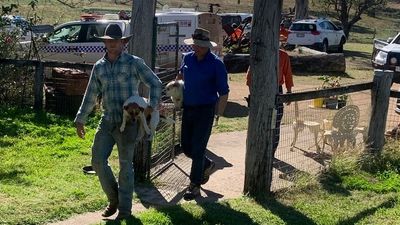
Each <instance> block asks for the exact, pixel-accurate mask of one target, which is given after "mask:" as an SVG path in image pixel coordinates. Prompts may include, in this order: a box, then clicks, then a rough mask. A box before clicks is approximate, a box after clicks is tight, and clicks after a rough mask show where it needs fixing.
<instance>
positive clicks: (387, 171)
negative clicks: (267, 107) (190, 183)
mask: <svg viewBox="0 0 400 225" xmlns="http://www.w3.org/2000/svg"><path fill="white" fill-rule="evenodd" d="M396 146H398V142H394V143H390V144H388V145H387V148H386V149H385V151H384V152H383V153H382V155H380V156H375V157H373V158H374V159H373V160H371V156H370V157H367V160H365V161H362V160H359V159H360V158H361V159H362V158H363V157H366V156H363V155H360V154H359V153H358V152H356V151H352V152H348V153H345V154H338V155H337V156H336V157H334V158H333V161H332V163H331V166H330V168H329V170H328V171H326V173H324V174H322V175H321V176H320V177H319V178H317V179H311V181H310V180H309V179H308V181H307V182H303V181H304V180H303V179H302V178H301V176H299V177H298V178H299V179H298V180H294V182H295V185H293V187H291V188H289V189H286V190H282V191H280V192H277V193H276V194H275V195H274V196H269V197H267V196H266V197H265V198H264V199H262V200H260V201H258V202H256V201H254V200H253V199H251V198H247V197H241V198H237V199H231V200H225V201H221V202H216V203H205V204H193V203H185V204H181V205H176V206H171V207H161V208H150V209H149V210H146V211H144V212H140V213H138V214H136V215H135V217H132V218H130V219H128V220H126V221H123V222H122V223H119V222H113V221H109V222H106V223H100V224H109V225H113V224H143V225H150V224H151V225H153V224H154V225H156V224H157V225H158V224H165V225H172V224H173V225H185V224H191V225H192V224H193V225H197V224H198V225H204V224H207V225H208V224H209V225H211V224H227V225H252V224H254V225H255V224H257V225H258V224H270V225H275V224H276V225H277V224H296V225H302V224H304V225H310V224H321V225H326V224H335V225H336V224H339V225H347V224H348V225H353V224H360V225H361V224H382V225H389V224H399V223H400V219H399V218H398V214H399V213H400V204H399V195H398V193H399V191H400V185H399V183H400V182H399V181H400V180H399V179H400V177H399V175H398V174H397V172H396V170H395V169H394V168H398V167H399V166H400V161H399V160H398V159H399V158H400V153H399V152H398V151H395V150H394V149H395V148H396ZM371 166H372V167H371ZM365 167H367V168H369V169H368V170H365V169H363V168H365ZM188 221H190V223H189V222H188Z"/></svg>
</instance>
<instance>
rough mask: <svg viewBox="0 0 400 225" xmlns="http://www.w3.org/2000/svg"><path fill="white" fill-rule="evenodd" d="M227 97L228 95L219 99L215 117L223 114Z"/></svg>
mask: <svg viewBox="0 0 400 225" xmlns="http://www.w3.org/2000/svg"><path fill="white" fill-rule="evenodd" d="M228 96H229V94H226V95H222V96H220V97H219V100H218V106H217V115H216V116H222V115H223V114H224V111H225V107H226V104H227V103H228Z"/></svg>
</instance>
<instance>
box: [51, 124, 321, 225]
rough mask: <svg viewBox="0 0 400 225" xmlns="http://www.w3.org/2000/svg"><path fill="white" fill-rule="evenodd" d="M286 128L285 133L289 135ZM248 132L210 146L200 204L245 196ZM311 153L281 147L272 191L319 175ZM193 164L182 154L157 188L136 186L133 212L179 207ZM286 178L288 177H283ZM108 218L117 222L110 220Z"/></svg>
mask: <svg viewBox="0 0 400 225" xmlns="http://www.w3.org/2000/svg"><path fill="white" fill-rule="evenodd" d="M286 129H291V128H290V127H287V128H285V127H283V129H282V132H289V131H288V130H286ZM246 136H247V131H240V132H230V133H220V134H213V135H212V136H211V138H210V141H209V144H208V147H207V148H208V150H209V151H208V152H207V154H208V156H209V157H210V158H211V159H213V160H214V161H215V163H216V167H215V171H214V172H213V174H212V175H211V177H210V180H209V181H208V183H207V184H205V185H203V186H202V190H201V197H198V198H197V199H195V200H194V201H196V202H216V201H219V200H222V199H231V198H238V197H241V196H242V190H243V184H244V172H245V162H244V161H245V151H246ZM312 156H313V155H312V153H311V152H307V154H306V153H305V152H304V151H297V150H296V151H290V149H289V147H284V145H282V148H279V149H278V151H277V153H276V158H277V159H276V160H275V161H274V172H273V183H272V190H276V189H279V188H282V187H287V186H288V185H290V184H291V182H290V179H288V177H289V178H290V174H293V171H296V170H297V171H303V172H306V173H309V174H315V173H318V172H319V171H320V169H321V168H322V167H323V164H324V162H323V160H316V159H317V158H315V157H314V158H313V157H312ZM190 165H191V161H190V160H189V159H188V158H187V157H185V156H184V155H183V154H180V155H178V156H177V157H176V159H175V160H174V163H173V164H172V165H171V166H170V167H168V169H167V170H166V171H165V172H163V173H162V174H160V175H159V176H158V177H157V178H156V179H155V182H154V183H155V184H156V187H154V186H136V187H135V192H136V194H137V198H136V201H134V206H133V210H132V211H133V213H134V214H135V213H137V212H140V211H143V210H146V209H147V208H148V207H150V206H155V207H156V206H165V205H175V204H180V203H183V202H185V200H183V194H184V192H185V190H186V187H187V185H188V184H189V178H188V174H189V171H190ZM282 175H284V176H282ZM108 219H114V217H110V218H108ZM102 220H104V218H102V217H101V211H98V212H91V213H85V214H81V215H76V216H73V217H72V218H70V219H68V220H65V221H61V222H57V223H52V224H51V225H77V224H79V225H86V224H87V225H89V224H95V223H100V222H101V221H102Z"/></svg>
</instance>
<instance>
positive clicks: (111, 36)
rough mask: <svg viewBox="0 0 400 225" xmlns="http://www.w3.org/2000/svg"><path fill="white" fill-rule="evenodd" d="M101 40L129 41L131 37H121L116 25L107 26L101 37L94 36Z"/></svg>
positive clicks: (119, 28) (119, 29)
mask: <svg viewBox="0 0 400 225" xmlns="http://www.w3.org/2000/svg"><path fill="white" fill-rule="evenodd" d="M95 37H96V38H98V39H101V40H129V39H130V38H131V37H132V35H129V36H122V30H121V27H119V25H118V24H109V25H108V26H107V27H106V30H105V31H104V35H103V36H95Z"/></svg>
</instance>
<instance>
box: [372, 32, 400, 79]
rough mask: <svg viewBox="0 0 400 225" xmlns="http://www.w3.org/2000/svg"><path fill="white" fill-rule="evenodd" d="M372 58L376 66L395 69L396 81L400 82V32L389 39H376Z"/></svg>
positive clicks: (373, 64)
mask: <svg viewBox="0 0 400 225" xmlns="http://www.w3.org/2000/svg"><path fill="white" fill-rule="evenodd" d="M371 60H372V66H373V67H374V68H377V69H386V70H393V71H394V72H395V78H396V81H397V82H396V83H400V77H399V76H400V75H398V74H399V73H400V32H399V33H398V34H397V35H396V36H395V37H394V38H389V39H388V40H387V41H383V40H378V39H375V40H374V49H373V51H372V59H371Z"/></svg>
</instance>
